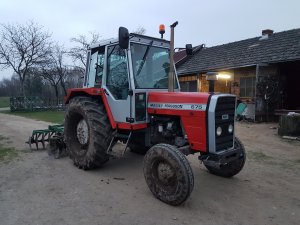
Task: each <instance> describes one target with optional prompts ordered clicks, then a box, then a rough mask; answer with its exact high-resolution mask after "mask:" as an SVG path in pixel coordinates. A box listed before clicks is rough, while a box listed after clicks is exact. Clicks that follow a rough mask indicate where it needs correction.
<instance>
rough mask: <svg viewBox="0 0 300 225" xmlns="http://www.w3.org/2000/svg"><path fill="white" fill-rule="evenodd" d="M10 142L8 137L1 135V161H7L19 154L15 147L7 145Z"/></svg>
mask: <svg viewBox="0 0 300 225" xmlns="http://www.w3.org/2000/svg"><path fill="white" fill-rule="evenodd" d="M8 142H9V141H8V138H6V137H3V136H1V135H0V162H5V163H7V162H9V161H11V160H12V159H14V158H16V157H18V155H19V154H18V152H17V151H16V150H15V149H14V148H12V147H8V146H7V143H8Z"/></svg>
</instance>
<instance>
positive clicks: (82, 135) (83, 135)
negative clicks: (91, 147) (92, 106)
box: [76, 119, 89, 146]
mask: <svg viewBox="0 0 300 225" xmlns="http://www.w3.org/2000/svg"><path fill="white" fill-rule="evenodd" d="M76 135H77V139H78V142H79V143H80V144H81V145H82V146H85V145H87V144H88V142H89V127H88V124H87V122H86V121H85V119H82V120H80V121H79V123H78V124H77V128H76Z"/></svg>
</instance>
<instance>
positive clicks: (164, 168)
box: [157, 162, 176, 186]
mask: <svg viewBox="0 0 300 225" xmlns="http://www.w3.org/2000/svg"><path fill="white" fill-rule="evenodd" d="M157 179H158V180H159V181H160V182H161V183H162V184H163V185H166V186H170V185H174V182H175V181H176V173H175V171H174V169H173V167H171V165H170V164H169V163H167V162H160V163H158V165H157Z"/></svg>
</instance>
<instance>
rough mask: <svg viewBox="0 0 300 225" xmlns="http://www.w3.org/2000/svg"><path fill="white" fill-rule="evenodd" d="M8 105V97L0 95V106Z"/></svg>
mask: <svg viewBox="0 0 300 225" xmlns="http://www.w3.org/2000/svg"><path fill="white" fill-rule="evenodd" d="M6 107H9V97H0V108H6Z"/></svg>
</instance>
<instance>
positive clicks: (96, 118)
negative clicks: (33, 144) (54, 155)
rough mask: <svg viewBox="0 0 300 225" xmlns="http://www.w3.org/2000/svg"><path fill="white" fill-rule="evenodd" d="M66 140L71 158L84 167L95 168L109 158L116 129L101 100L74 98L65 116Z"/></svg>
mask: <svg viewBox="0 0 300 225" xmlns="http://www.w3.org/2000/svg"><path fill="white" fill-rule="evenodd" d="M64 134H65V141H66V146H67V150H68V152H69V155H70V158H71V159H72V160H73V162H74V164H75V165H76V166H77V167H78V168H80V169H93V168H96V167H99V166H101V165H103V164H104V163H105V162H107V161H108V159H109V156H108V155H107V154H106V150H107V148H108V146H109V143H110V139H111V134H112V128H111V125H110V123H109V121H108V118H107V115H106V111H105V109H104V106H103V104H101V101H100V100H97V99H93V98H89V97H75V98H73V99H71V101H70V103H69V105H68V107H67V110H66V115H65V129H64Z"/></svg>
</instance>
